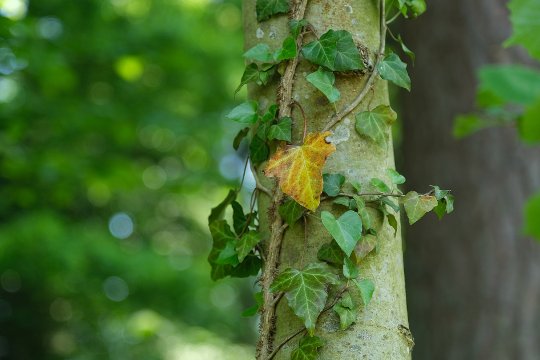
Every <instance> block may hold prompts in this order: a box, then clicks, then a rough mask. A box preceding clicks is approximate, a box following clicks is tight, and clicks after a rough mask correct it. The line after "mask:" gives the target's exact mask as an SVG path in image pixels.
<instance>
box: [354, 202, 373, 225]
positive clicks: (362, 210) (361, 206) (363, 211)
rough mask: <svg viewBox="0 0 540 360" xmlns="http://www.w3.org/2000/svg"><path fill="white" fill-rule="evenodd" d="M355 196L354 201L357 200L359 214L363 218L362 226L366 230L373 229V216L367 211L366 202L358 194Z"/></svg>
mask: <svg viewBox="0 0 540 360" xmlns="http://www.w3.org/2000/svg"><path fill="white" fill-rule="evenodd" d="M353 198H354V201H355V202H356V208H357V212H358V215H360V219H362V227H363V228H364V229H366V230H369V229H371V216H370V215H369V212H368V211H367V208H366V203H365V202H364V199H362V197H361V196H358V195H354V196H353Z"/></svg>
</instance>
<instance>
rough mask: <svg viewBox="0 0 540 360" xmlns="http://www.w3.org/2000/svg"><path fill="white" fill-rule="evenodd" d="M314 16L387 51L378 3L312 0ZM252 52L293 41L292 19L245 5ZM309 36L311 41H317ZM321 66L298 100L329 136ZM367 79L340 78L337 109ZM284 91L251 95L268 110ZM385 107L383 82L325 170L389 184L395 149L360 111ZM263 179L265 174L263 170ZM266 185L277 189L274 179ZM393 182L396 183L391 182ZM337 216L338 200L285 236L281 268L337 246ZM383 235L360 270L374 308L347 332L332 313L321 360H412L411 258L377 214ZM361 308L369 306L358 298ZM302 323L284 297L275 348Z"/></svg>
mask: <svg viewBox="0 0 540 360" xmlns="http://www.w3.org/2000/svg"><path fill="white" fill-rule="evenodd" d="M306 18H307V19H308V21H309V22H310V23H311V24H312V25H313V27H314V29H315V31H316V33H317V34H318V35H319V36H320V35H322V34H323V33H325V32H326V31H327V30H328V29H335V30H340V29H345V30H348V31H349V32H351V33H352V34H353V36H354V38H355V40H356V41H357V42H358V43H361V44H363V45H365V46H367V47H368V48H369V49H370V53H371V58H372V59H373V54H374V52H375V51H376V49H377V48H378V46H379V16H378V10H377V2H376V1H373V0H361V1H354V2H351V1H344V0H312V1H310V2H309V5H308V8H307V12H306ZM244 19H245V21H244V24H245V45H246V46H245V47H246V49H248V48H251V47H252V46H254V45H255V44H257V43H260V42H263V43H267V44H269V45H270V46H271V47H272V48H274V49H275V48H278V47H279V46H280V45H281V41H282V40H283V39H284V38H285V37H286V36H287V35H288V32H289V30H288V27H287V18H286V17H285V16H280V17H276V18H274V19H272V20H270V21H267V22H263V23H260V24H259V23H257V22H256V20H255V1H253V0H245V1H244ZM313 39H314V37H313V35H307V36H306V39H305V42H307V41H311V40H313ZM316 69H317V67H315V66H313V65H310V64H308V63H307V62H305V61H301V62H300V64H299V66H298V69H297V72H296V76H295V81H294V91H293V98H294V100H296V101H298V102H299V103H300V104H301V105H302V106H303V108H304V109H305V111H306V116H307V119H308V132H315V131H321V130H322V129H323V128H324V126H325V125H326V124H327V122H328V118H329V115H331V114H332V113H333V111H334V110H333V107H332V106H331V105H329V104H328V102H327V100H326V99H325V97H324V96H323V95H322V94H321V93H320V92H318V90H316V89H315V88H314V87H313V86H312V85H311V84H309V83H308V82H307V81H306V80H305V76H306V75H307V74H309V73H311V72H313V71H315V70H316ZM366 78H367V76H362V77H360V76H337V81H336V86H337V87H338V89H339V90H340V91H341V94H342V98H341V100H340V101H339V102H338V103H337V104H336V105H337V108H338V109H341V108H343V107H344V106H345V105H346V104H348V103H350V102H351V101H352V100H353V99H354V97H355V96H356V95H357V94H358V93H359V92H360V90H361V89H362V85H363V83H364V82H365V80H366ZM275 94H276V88H275V86H269V87H268V88H266V89H261V88H259V87H256V86H250V88H249V96H250V98H252V99H256V100H258V101H259V103H260V105H261V107H262V108H263V109H264V108H266V107H268V106H269V105H270V104H272V103H274V102H276V100H275V99H276V97H275ZM379 104H388V90H387V84H386V82H385V81H382V80H379V81H377V82H376V83H375V85H374V90H373V94H372V95H371V96H368V97H367V99H366V101H364V102H362V103H361V104H360V105H359V106H358V108H357V109H356V110H355V111H354V112H353V114H351V115H350V116H348V117H346V118H345V119H344V120H343V121H342V122H341V123H340V124H338V125H337V127H335V128H334V129H333V130H334V135H333V136H332V139H333V140H332V142H333V143H334V144H335V145H336V147H337V151H336V152H335V153H334V154H332V155H331V156H330V158H329V160H328V162H327V166H326V168H325V172H339V173H343V174H344V175H346V177H347V178H348V180H357V181H360V182H361V183H362V184H363V185H364V186H365V189H369V185H368V184H369V181H370V179H371V178H373V177H378V178H382V179H386V180H388V179H387V174H386V172H385V170H386V169H387V168H393V167H394V159H393V149H392V147H391V146H389V147H387V148H385V149H382V148H380V147H378V146H377V145H376V144H374V143H371V142H369V141H366V140H365V139H362V138H360V137H359V136H358V134H357V133H356V132H355V130H354V113H357V112H359V111H363V110H366V109H367V107H368V106H369V108H370V109H371V108H374V107H375V106H377V105H379ZM293 119H294V128H293V133H294V136H293V143H295V144H299V143H300V142H301V136H302V135H301V134H302V127H303V126H302V117H301V115H300V112H299V111H298V109H295V111H294V112H293ZM390 143H391V141H390ZM259 176H261V178H262V175H261V174H260V172H259ZM263 181H266V182H265V184H266V185H267V186H268V187H271V186H272V184H273V183H271V182H269V181H268V179H266V180H264V179H263ZM388 182H389V181H388ZM268 205H269V203H268V198H267V197H266V196H264V195H261V197H260V200H259V211H260V212H259V213H260V214H261V228H263V229H265V228H268V219H267V218H266V217H265V215H266V214H267V213H268V210H269V209H268ZM321 210H330V211H333V212H334V213H335V214H339V213H341V212H343V210H342V209H339V208H338V207H336V206H332V204H331V202H329V201H325V202H323V203H322V204H321V207H320V208H319V209H318V210H317V212H316V213H315V214H313V215H309V216H307V226H306V229H307V233H306V235H305V236H304V225H303V224H302V221H300V222H299V223H297V224H296V225H295V226H293V227H292V228H290V229H288V230H287V231H286V233H285V238H284V241H283V247H282V250H281V258H280V266H279V268H280V269H285V268H287V267H294V268H302V267H303V266H304V265H306V264H308V263H309V262H313V261H317V258H316V254H317V251H318V250H319V248H320V247H321V245H323V244H324V243H328V242H330V240H331V237H330V235H329V234H328V233H327V231H326V230H325V229H324V227H323V226H322V224H321V222H320V220H319V219H318V218H319V217H320V211H321ZM372 215H373V216H374V217H376V218H377V222H378V234H379V236H380V240H379V244H378V251H377V253H376V254H372V255H369V256H368V257H367V258H366V259H365V260H364V261H362V263H361V264H360V273H361V277H362V278H370V279H372V280H373V281H374V283H375V284H376V290H375V293H374V296H373V300H372V302H371V303H370V305H369V306H368V307H367V308H365V309H364V308H363V307H362V306H360V310H359V316H358V322H357V323H356V324H355V325H353V326H352V327H351V328H349V329H348V330H346V331H340V330H339V320H338V318H337V316H336V315H335V314H333V313H332V312H331V311H329V312H327V313H326V314H324V315H323V316H322V317H321V319H320V322H319V326H318V331H317V335H318V336H320V337H322V338H323V339H324V340H325V341H326V345H325V347H324V348H323V350H322V352H321V355H320V358H321V359H325V360H338V359H351V360H354V359H381V360H382V359H398V360H400V359H409V358H410V349H409V343H408V342H407V341H406V338H405V337H404V336H403V335H402V333H400V331H399V325H403V326H405V327H408V320H407V310H406V301H405V286H404V276H403V258H402V248H401V237H400V235H399V232H398V235H397V236H394V230H393V229H392V228H391V227H390V225H388V223H387V222H384V223H382V221H381V218H380V216H379V215H378V214H377V212H376V211H373V212H372ZM356 301H357V303H358V304H361V300H359V299H358V298H357V299H356ZM302 326H303V325H302V323H301V321H300V320H299V319H298V318H297V317H296V316H295V315H294V314H293V313H292V311H291V310H290V309H289V308H288V305H287V300H286V299H285V298H282V300H281V301H280V302H279V304H278V307H277V329H276V336H275V341H274V347H276V346H277V345H278V344H280V343H281V342H282V341H283V339H285V338H287V337H288V336H289V335H290V334H293V333H295V332H296V331H298V330H299V329H301V328H302ZM299 339H300V336H298V337H296V338H295V339H294V340H293V341H291V342H289V343H287V344H286V345H285V346H283V349H282V350H281V351H280V352H279V353H278V354H277V356H276V357H275V359H289V358H290V354H291V351H293V350H294V348H295V347H296V346H297V344H298V341H299Z"/></svg>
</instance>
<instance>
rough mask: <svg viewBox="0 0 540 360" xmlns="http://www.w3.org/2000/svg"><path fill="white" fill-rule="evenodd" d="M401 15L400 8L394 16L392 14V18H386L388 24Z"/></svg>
mask: <svg viewBox="0 0 540 360" xmlns="http://www.w3.org/2000/svg"><path fill="white" fill-rule="evenodd" d="M399 15H401V11H399V10H398V12H397V13H396V14H395V15H394V16H392V18H390V19H388V20H386V25H390V24H391V23H393V22H394V20H396V19H397V18H398V17H399Z"/></svg>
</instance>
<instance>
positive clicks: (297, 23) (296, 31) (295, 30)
mask: <svg viewBox="0 0 540 360" xmlns="http://www.w3.org/2000/svg"><path fill="white" fill-rule="evenodd" d="M307 24H308V22H307V20H306V19H302V20H296V19H293V20H291V21H289V27H290V28H291V34H292V36H294V38H295V39H296V38H297V37H298V35H300V32H301V31H302V28H303V27H304V26H307Z"/></svg>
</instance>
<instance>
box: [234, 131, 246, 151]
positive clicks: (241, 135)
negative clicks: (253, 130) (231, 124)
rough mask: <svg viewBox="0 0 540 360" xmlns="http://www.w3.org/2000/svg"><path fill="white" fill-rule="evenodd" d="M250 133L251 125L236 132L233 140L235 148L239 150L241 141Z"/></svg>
mask: <svg viewBox="0 0 540 360" xmlns="http://www.w3.org/2000/svg"><path fill="white" fill-rule="evenodd" d="M248 133H249V127H245V128H243V129H242V130H240V131H239V132H238V134H236V136H235V137H234V141H233V149H234V150H238V148H239V147H240V143H242V140H244V139H245V137H246V136H247V134H248Z"/></svg>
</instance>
